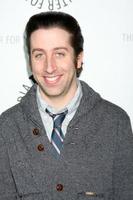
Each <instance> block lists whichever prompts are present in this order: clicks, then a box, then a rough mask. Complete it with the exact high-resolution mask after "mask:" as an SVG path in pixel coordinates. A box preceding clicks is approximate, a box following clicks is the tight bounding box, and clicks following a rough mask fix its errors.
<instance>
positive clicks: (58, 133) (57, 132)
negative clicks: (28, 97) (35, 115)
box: [46, 109, 68, 154]
mask: <svg viewBox="0 0 133 200" xmlns="http://www.w3.org/2000/svg"><path fill="white" fill-rule="evenodd" d="M46 112H47V113H48V114H49V116H51V117H52V119H53V130H52V135H51V143H52V144H53V146H54V148H55V150H56V153H57V152H58V154H60V151H61V149H62V147H63V141H64V135H63V132H62V129H61V126H62V122H63V120H64V119H65V116H66V114H67V112H68V111H67V110H66V111H64V112H62V113H59V114H53V113H51V112H50V111H49V110H48V109H46Z"/></svg>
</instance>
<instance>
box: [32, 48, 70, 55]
mask: <svg viewBox="0 0 133 200" xmlns="http://www.w3.org/2000/svg"><path fill="white" fill-rule="evenodd" d="M61 49H62V50H65V51H68V48H66V47H55V48H54V49H53V50H55V51H56V50H61ZM35 51H41V52H45V50H44V49H42V48H34V49H33V50H32V54H33V53H34V52H35Z"/></svg>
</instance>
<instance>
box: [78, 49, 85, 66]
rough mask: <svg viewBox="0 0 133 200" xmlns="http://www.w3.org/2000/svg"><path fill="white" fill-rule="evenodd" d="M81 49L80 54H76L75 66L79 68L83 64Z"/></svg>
mask: <svg viewBox="0 0 133 200" xmlns="http://www.w3.org/2000/svg"><path fill="white" fill-rule="evenodd" d="M83 54H84V53H83V51H82V52H80V54H79V55H78V56H77V68H78V69H79V68H81V67H82V64H83V56H84V55H83Z"/></svg>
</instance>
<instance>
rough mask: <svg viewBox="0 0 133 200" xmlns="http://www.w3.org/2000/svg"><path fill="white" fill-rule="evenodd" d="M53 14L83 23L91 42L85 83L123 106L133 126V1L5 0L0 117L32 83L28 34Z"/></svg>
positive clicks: (0, 22) (1, 5)
mask: <svg viewBox="0 0 133 200" xmlns="http://www.w3.org/2000/svg"><path fill="white" fill-rule="evenodd" d="M48 10H51V11H53V10H56V11H63V12H67V13H70V14H72V15H73V16H74V17H75V18H76V19H77V20H78V21H79V24H80V26H81V28H82V32H83V35H84V38H85V46H84V66H83V67H84V70H83V72H82V74H81V77H80V79H82V80H84V81H86V82H87V83H88V84H89V85H90V86H91V87H93V88H94V89H95V90H96V91H97V92H99V93H100V94H101V96H102V97H104V98H106V99H108V100H109V101H111V102H113V103H115V104H117V105H119V106H121V107H122V108H123V109H124V110H125V111H126V112H127V113H128V114H129V116H130V118H131V121H132V124H133V22H132V19H133V1H132V0H111V1H110V0H106V1H105V0H100V1H99V0H93V1H92V0H19V1H18V0H1V2H0V62H1V63H0V91H1V95H0V99H1V100H0V102H1V103H0V113H2V112H3V111H4V110H6V109H8V108H9V107H11V106H13V105H15V104H16V103H18V102H19V101H20V100H21V98H22V96H24V95H25V94H26V92H27V91H28V90H29V88H30V87H31V85H32V83H31V81H30V80H29V76H30V71H29V69H28V66H27V64H26V60H25V54H24V44H23V33H24V29H25V25H26V23H27V21H28V19H29V17H30V16H31V15H33V14H35V13H38V12H43V11H48Z"/></svg>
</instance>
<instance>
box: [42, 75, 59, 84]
mask: <svg viewBox="0 0 133 200" xmlns="http://www.w3.org/2000/svg"><path fill="white" fill-rule="evenodd" d="M60 78H61V75H58V76H53V77H48V76H45V77H44V80H45V82H46V83H47V84H56V83H57V82H58V81H59V80H60Z"/></svg>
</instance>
